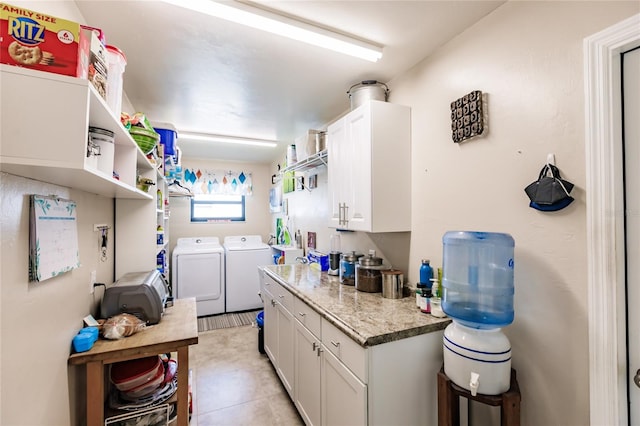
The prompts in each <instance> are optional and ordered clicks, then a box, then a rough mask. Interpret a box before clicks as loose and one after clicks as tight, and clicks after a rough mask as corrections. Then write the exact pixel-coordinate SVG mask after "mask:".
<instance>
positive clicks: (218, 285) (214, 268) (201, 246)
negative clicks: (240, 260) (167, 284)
mask: <svg viewBox="0 0 640 426" xmlns="http://www.w3.org/2000/svg"><path fill="white" fill-rule="evenodd" d="M171 267H172V275H171V283H172V286H173V291H174V292H175V297H176V298H177V299H184V298H188V297H195V299H196V309H197V315H198V316H199V317H202V316H207V315H214V314H221V313H224V305H225V288H224V279H225V275H224V267H225V265H224V248H223V247H222V245H220V240H219V239H218V237H200V238H178V241H177V243H176V246H175V248H174V249H173V255H172V266H171Z"/></svg>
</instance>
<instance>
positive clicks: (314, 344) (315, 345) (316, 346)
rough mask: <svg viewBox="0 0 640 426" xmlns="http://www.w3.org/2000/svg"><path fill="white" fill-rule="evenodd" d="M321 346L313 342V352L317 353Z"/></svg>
mask: <svg viewBox="0 0 640 426" xmlns="http://www.w3.org/2000/svg"><path fill="white" fill-rule="evenodd" d="M319 346H320V345H319V344H318V342H313V349H312V350H313V351H315V350H316V349H318V347H319Z"/></svg>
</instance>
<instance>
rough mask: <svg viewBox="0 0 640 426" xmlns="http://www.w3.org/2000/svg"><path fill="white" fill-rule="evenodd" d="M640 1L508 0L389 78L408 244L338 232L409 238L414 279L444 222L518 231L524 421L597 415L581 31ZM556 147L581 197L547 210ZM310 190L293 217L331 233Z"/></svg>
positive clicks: (320, 197) (484, 420)
mask: <svg viewBox="0 0 640 426" xmlns="http://www.w3.org/2000/svg"><path fill="white" fill-rule="evenodd" d="M639 11H640V3H638V2H611V1H607V2H509V3H507V4H505V5H503V6H502V7H500V8H499V9H497V10H496V11H494V12H493V13H491V14H490V15H488V16H487V17H486V18H485V19H483V20H482V21H480V22H479V23H477V24H476V25H474V26H473V27H471V28H469V29H468V30H467V31H465V32H464V33H462V34H461V35H460V36H458V37H457V38H456V39H454V40H453V41H451V42H450V43H447V44H446V45H444V46H442V48H441V49H440V50H439V51H438V52H437V53H436V54H434V55H432V56H431V57H429V58H427V59H425V60H424V61H423V62H421V63H419V64H418V65H417V66H416V67H414V68H413V69H412V70H410V71H408V72H406V73H404V74H403V75H401V76H399V77H397V78H395V79H394V80H393V81H391V82H389V86H390V88H391V96H390V101H391V102H396V103H399V104H403V105H409V106H411V107H412V157H413V162H412V176H413V182H412V191H413V192H412V200H413V202H412V218H413V220H412V232H411V233H410V250H402V248H403V244H402V243H400V244H397V243H398V241H402V238H401V236H400V238H399V239H398V237H399V236H398V235H394V234H379V235H378V234H363V233H354V234H349V235H347V238H346V239H347V241H348V243H347V245H348V246H349V247H345V243H344V240H345V238H344V234H343V248H349V249H350V248H351V247H352V246H353V247H355V248H356V249H357V250H360V251H364V250H367V249H368V248H369V247H370V246H371V245H375V244H376V243H379V246H381V247H382V250H381V251H382V253H383V256H384V254H385V253H394V252H396V251H397V250H400V253H401V254H402V255H406V256H407V262H406V263H407V264H408V270H405V275H407V276H408V278H409V282H415V280H416V279H417V277H418V268H419V266H420V259H421V258H424V257H428V258H430V259H431V260H432V264H433V265H435V266H439V265H441V264H442V241H441V238H442V235H443V234H444V233H445V232H446V231H448V230H457V229H459V230H480V231H494V232H507V233H510V234H511V235H512V236H513V237H514V239H515V241H516V249H515V260H516V267H515V289H516V295H515V321H514V323H513V324H512V325H510V326H508V327H506V328H505V330H504V331H505V333H506V334H507V336H508V337H509V339H510V341H511V344H512V349H513V367H514V368H515V369H516V370H517V373H518V381H519V384H520V390H521V393H522V424H523V425H532V426H533V425H572V426H573V425H575V426H578V425H587V424H589V389H588V383H589V368H588V332H587V318H588V313H587V297H588V295H587V280H586V278H587V277H586V275H585V274H586V272H585V271H586V267H585V263H586V211H585V202H586V197H587V194H585V192H584V187H585V153H584V107H585V106H584V95H583V90H584V89H583V81H584V78H583V69H582V68H583V57H582V40H583V39H584V38H585V37H586V36H588V35H590V34H593V33H596V32H598V31H600V30H602V29H604V28H606V27H608V26H610V25H612V24H614V23H616V22H618V21H620V20H622V19H624V18H626V17H628V16H631V15H633V14H635V13H638V12H639ZM473 90H481V91H483V92H484V93H485V95H486V96H487V97H488V102H487V104H486V105H487V106H488V126H487V127H488V132H487V133H486V134H485V136H483V137H481V138H477V139H475V140H472V141H469V142H466V143H463V144H455V143H453V142H452V139H451V134H450V132H451V131H450V125H451V120H450V110H449V104H450V103H451V101H453V100H455V99H457V98H459V97H461V96H463V95H465V94H467V93H469V92H471V91H473ZM549 153H554V154H555V156H556V162H557V165H558V166H559V167H560V169H561V172H562V174H563V176H564V177H565V178H566V179H568V180H570V181H571V182H573V183H575V185H576V187H575V189H574V190H573V192H572V195H573V196H574V198H575V199H576V200H575V201H574V202H573V204H572V205H570V206H569V207H567V208H566V209H564V210H562V211H559V212H551V213H543V212H539V211H536V210H534V209H532V208H530V207H529V206H528V203H529V200H528V198H527V196H526V194H525V193H524V187H525V186H526V185H528V184H529V183H530V182H532V181H533V180H535V179H536V178H537V175H538V172H539V171H540V169H541V167H542V166H543V165H544V162H545V161H546V158H547V154H549ZM325 179H326V178H325ZM319 182H322V180H320V179H319ZM325 184H326V182H325ZM298 199H299V200H300V202H298ZM302 200H304V202H303V201H302ZM307 201H309V202H310V203H311V204H313V205H315V206H322V205H323V204H322V203H326V190H322V189H321V188H318V189H317V190H315V192H314V193H312V194H304V195H301V194H298V193H295V194H293V195H292V196H291V199H290V202H289V203H290V204H289V207H290V215H291V216H292V217H293V218H294V221H295V223H296V226H300V227H302V228H304V227H311V228H316V229H317V231H318V241H319V244H320V248H323V247H328V244H329V235H330V234H331V231H330V230H329V229H328V228H327V227H326V226H324V227H323V222H324V218H326V217H327V212H326V211H325V210H323V208H322V207H316V210H314V208H312V207H310V205H309V204H308V203H307ZM292 207H293V209H292ZM391 239H393V240H394V242H396V245H397V246H398V247H397V248H394V250H389V247H393V245H389V244H388V243H389V240H391ZM343 251H344V250H343ZM400 269H403V268H402V267H401V266H400ZM471 417H472V419H473V424H474V425H484V424H497V422H499V420H498V417H499V411H498V410H497V409H496V408H493V409H487V407H485V406H481V405H477V404H473V405H472V407H471ZM594 426H596V425H594Z"/></svg>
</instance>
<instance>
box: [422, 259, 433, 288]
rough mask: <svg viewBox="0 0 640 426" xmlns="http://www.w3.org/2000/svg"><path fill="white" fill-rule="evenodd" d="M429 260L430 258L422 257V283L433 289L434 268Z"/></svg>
mask: <svg viewBox="0 0 640 426" xmlns="http://www.w3.org/2000/svg"><path fill="white" fill-rule="evenodd" d="M429 262H430V261H429V259H422V265H420V284H421V285H423V286H425V287H426V288H428V289H431V279H432V278H433V269H432V268H431V265H430V264H429Z"/></svg>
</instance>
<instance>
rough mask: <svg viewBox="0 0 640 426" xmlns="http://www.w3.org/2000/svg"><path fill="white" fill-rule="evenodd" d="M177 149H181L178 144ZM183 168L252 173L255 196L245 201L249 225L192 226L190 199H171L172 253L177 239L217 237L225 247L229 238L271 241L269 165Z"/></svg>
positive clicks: (195, 163)
mask: <svg viewBox="0 0 640 426" xmlns="http://www.w3.org/2000/svg"><path fill="white" fill-rule="evenodd" d="M178 146H180V141H179V140H178ZM182 168H183V169H185V168H188V169H198V168H200V169H208V170H216V169H217V170H243V171H244V172H245V174H246V173H247V172H250V173H251V174H252V180H253V195H252V196H248V197H246V198H245V209H246V210H245V212H246V221H244V222H230V223H191V202H190V199H189V198H186V197H184V198H183V197H180V198H178V197H171V198H170V199H169V202H170V209H171V216H170V217H169V232H170V237H169V238H170V246H171V248H172V249H171V251H173V247H174V246H175V244H176V241H177V239H178V238H181V237H218V238H220V242H221V243H222V241H223V240H224V237H227V236H229V235H260V236H262V239H263V241H264V242H265V243H266V242H267V241H268V240H269V230H270V222H271V217H270V215H269V187H270V186H271V173H270V172H269V166H268V165H267V164H259V163H241V162H232V161H216V160H206V159H195V158H183V159H182Z"/></svg>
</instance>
